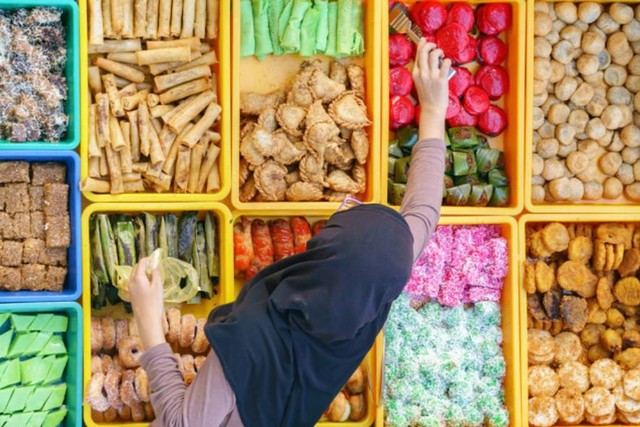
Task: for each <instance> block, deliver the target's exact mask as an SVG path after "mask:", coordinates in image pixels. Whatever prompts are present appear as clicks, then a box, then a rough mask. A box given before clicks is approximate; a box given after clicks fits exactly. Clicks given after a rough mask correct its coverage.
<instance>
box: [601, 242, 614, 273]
mask: <svg viewBox="0 0 640 427" xmlns="http://www.w3.org/2000/svg"><path fill="white" fill-rule="evenodd" d="M605 248H606V250H607V252H606V256H605V261H604V271H605V272H607V271H611V270H613V264H614V263H615V262H616V253H615V245H605Z"/></svg>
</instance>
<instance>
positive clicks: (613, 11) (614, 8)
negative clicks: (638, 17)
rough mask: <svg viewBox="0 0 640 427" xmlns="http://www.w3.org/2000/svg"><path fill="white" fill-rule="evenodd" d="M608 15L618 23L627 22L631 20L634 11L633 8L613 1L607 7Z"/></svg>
mask: <svg viewBox="0 0 640 427" xmlns="http://www.w3.org/2000/svg"><path fill="white" fill-rule="evenodd" d="M609 15H611V19H613V20H614V21H616V22H617V23H618V24H628V23H630V22H631V21H632V20H633V15H634V13H633V9H632V8H631V7H630V6H628V5H626V4H623V3H613V4H611V7H609Z"/></svg>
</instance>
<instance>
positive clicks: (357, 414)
mask: <svg viewBox="0 0 640 427" xmlns="http://www.w3.org/2000/svg"><path fill="white" fill-rule="evenodd" d="M349 404H350V405H351V414H350V415H349V419H350V420H351V421H360V420H361V419H363V418H364V416H365V415H366V413H367V407H366V405H365V403H364V396H363V395H362V394H354V395H352V396H351V397H349Z"/></svg>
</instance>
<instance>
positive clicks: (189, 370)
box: [182, 354, 196, 385]
mask: <svg viewBox="0 0 640 427" xmlns="http://www.w3.org/2000/svg"><path fill="white" fill-rule="evenodd" d="M182 365H183V366H184V374H183V378H184V383H185V384H186V385H189V384H191V383H192V382H193V380H194V379H195V378H196V370H195V367H194V360H193V356H192V355H190V354H183V355H182Z"/></svg>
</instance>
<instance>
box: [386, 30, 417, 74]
mask: <svg viewBox="0 0 640 427" xmlns="http://www.w3.org/2000/svg"><path fill="white" fill-rule="evenodd" d="M413 51H414V44H413V43H411V40H409V39H408V38H407V37H406V36H405V35H404V34H394V35H392V36H389V65H391V66H392V67H393V66H396V65H407V64H408V63H409V61H411V58H413Z"/></svg>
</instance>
